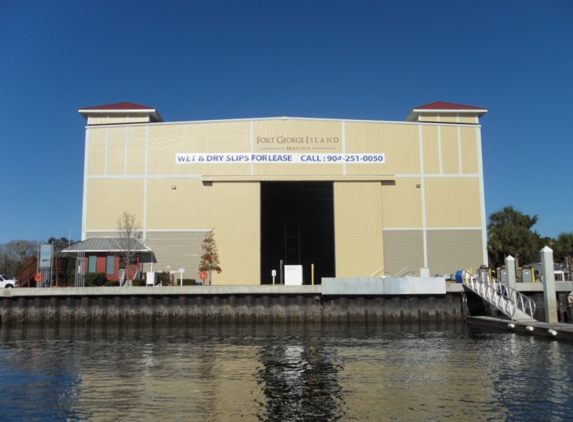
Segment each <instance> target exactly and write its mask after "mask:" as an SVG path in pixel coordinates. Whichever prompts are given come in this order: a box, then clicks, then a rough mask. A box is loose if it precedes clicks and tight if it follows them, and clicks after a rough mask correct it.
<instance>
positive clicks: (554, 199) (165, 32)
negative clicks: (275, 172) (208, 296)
mask: <svg viewBox="0 0 573 422" xmlns="http://www.w3.org/2000/svg"><path fill="white" fill-rule="evenodd" d="M0 41H1V42H0V58H1V59H0V157H1V158H2V164H3V165H2V170H3V171H2V183H1V184H0V193H1V198H2V202H3V206H2V211H0V243H5V242H8V241H10V240H13V239H25V240H44V241H45V240H47V239H48V238H49V237H51V236H54V237H69V235H70V233H71V237H72V238H73V239H78V238H79V237H80V230H81V211H82V210H81V206H82V183H83V182H82V177H83V159H84V127H85V120H84V119H83V118H82V117H81V115H79V114H78V112H77V110H78V108H81V107H88V106H95V105H102V104H111V103H117V102H123V101H130V102H135V103H139V104H144V105H148V106H152V107H155V108H157V109H158V110H159V112H160V113H161V115H162V117H163V118H164V119H165V120H166V121H181V120H211V119H227V118H251V117H273V116H290V117H318V118H341V119H366V120H370V119H372V120H404V119H405V118H406V116H407V115H408V113H409V112H410V110H411V109H412V108H413V107H416V106H420V105H423V104H427V103H431V102H434V101H439V100H441V101H448V102H453V103H461V104H467V105H474V106H480V107H486V108H488V109H489V113H488V114H487V115H486V116H484V117H483V118H482V120H481V123H482V139H483V160H484V174H485V195H486V212H487V214H488V215H489V214H490V213H492V212H495V211H497V210H499V209H501V208H502V207H504V206H506V205H512V206H514V207H516V208H517V209H519V210H520V211H522V212H524V213H526V214H529V215H535V214H537V215H538V216H539V222H538V223H537V224H536V225H535V226H534V229H536V230H537V231H538V232H539V233H540V234H541V235H543V236H552V237H556V236H557V235H558V234H559V233H561V232H567V231H573V219H572V218H571V216H572V213H571V210H572V209H573V194H572V190H571V183H572V179H573V178H572V175H573V124H572V123H571V121H572V117H571V116H572V111H571V103H572V102H573V1H570V0H563V1H551V0H547V1H523V0H521V1H509V0H508V1H502V2H493V1H485V2H461V1H440V0H434V1H421V0H420V1H407V0H406V1H395V2H390V1H387V2H384V1H311V0H306V1H248V0H245V1H204V2H199V1H180V2H177V1H164V2H156V1H153V2H152V1H147V0H141V1H137V2H135V1H133V2H129V1H125V2H117V1H92V2H83V1H79V2H70V1H65V2H64V1H53V2H45V1H25V2H14V1H7V0H0ZM450 205H451V206H460V207H463V198H460V201H459V204H450Z"/></svg>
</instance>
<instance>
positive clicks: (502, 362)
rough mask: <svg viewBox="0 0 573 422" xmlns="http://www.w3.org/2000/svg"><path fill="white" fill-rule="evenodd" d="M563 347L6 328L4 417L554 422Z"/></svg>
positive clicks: (409, 330) (399, 331) (455, 330)
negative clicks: (542, 421) (515, 421)
mask: <svg viewBox="0 0 573 422" xmlns="http://www.w3.org/2000/svg"><path fill="white" fill-rule="evenodd" d="M572 352H573V345H572V344H570V343H560V342H556V341H547V340H545V339H538V338H531V337H527V336H520V335H516V334H514V333H499V332H496V333H488V332H480V331H468V330H466V329H465V328H464V327H462V326H460V325H456V324H454V325H436V324H434V325H420V324H411V325H395V324H373V325H372V324H371V325H366V324H319V323H318V324H308V323H307V324H304V323H301V324H288V323H277V324H272V323H265V324H260V323H259V324H257V323H247V324H245V323H230V324H229V323H220V324H217V323H198V324H192V323H185V324H182V325H177V324H171V325H169V324H167V325H161V324H156V323H149V324H140V325H135V326H125V325H105V324H88V325H81V326H74V325H69V326H64V325H61V326H45V325H44V326H42V325H38V326H14V327H9V326H3V327H2V328H1V329H0V392H1V394H0V419H2V420H62V419H68V420H95V421H97V420H137V421H140V420H162V421H164V420H205V421H219V420H235V419H240V420H269V421H278V420H281V421H283V420H284V421H287V420H292V421H296V420H368V419H370V420H488V419H490V420H491V419H494V420H508V419H509V420H535V419H537V420H564V419H571V417H570V415H572V414H573V399H572V395H571V394H570V392H569V391H570V388H571V387H570V386H571V385H572V382H573V353H572Z"/></svg>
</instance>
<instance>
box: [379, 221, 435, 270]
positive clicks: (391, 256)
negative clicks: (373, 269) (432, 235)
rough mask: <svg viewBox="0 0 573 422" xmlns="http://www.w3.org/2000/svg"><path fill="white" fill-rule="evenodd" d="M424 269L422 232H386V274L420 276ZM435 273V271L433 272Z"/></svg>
mask: <svg viewBox="0 0 573 422" xmlns="http://www.w3.org/2000/svg"><path fill="white" fill-rule="evenodd" d="M423 267H424V236H423V232H422V230H384V274H385V275H390V276H397V277H400V276H405V275H407V274H412V273H413V274H414V275H415V276H418V277H419V276H420V268H423ZM432 271H433V270H432Z"/></svg>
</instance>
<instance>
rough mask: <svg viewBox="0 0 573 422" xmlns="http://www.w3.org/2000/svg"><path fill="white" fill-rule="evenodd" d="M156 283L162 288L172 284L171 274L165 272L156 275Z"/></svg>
mask: <svg viewBox="0 0 573 422" xmlns="http://www.w3.org/2000/svg"><path fill="white" fill-rule="evenodd" d="M157 282H158V283H161V285H162V286H167V284H168V283H172V281H171V274H169V273H168V272H166V271H162V272H160V273H157Z"/></svg>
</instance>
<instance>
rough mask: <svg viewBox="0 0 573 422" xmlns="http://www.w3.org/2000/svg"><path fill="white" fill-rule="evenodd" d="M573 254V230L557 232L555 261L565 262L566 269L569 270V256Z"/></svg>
mask: <svg viewBox="0 0 573 422" xmlns="http://www.w3.org/2000/svg"><path fill="white" fill-rule="evenodd" d="M572 256H573V232H564V233H559V236H557V240H556V241H555V258H556V260H557V261H565V262H566V263H567V271H570V265H571V257H572Z"/></svg>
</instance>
